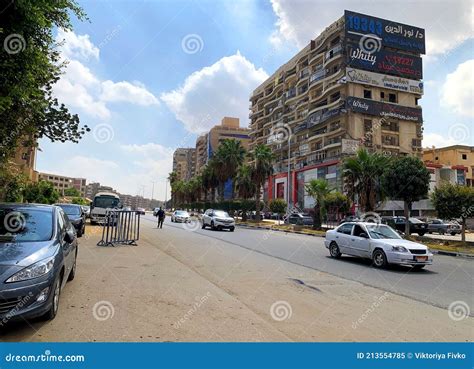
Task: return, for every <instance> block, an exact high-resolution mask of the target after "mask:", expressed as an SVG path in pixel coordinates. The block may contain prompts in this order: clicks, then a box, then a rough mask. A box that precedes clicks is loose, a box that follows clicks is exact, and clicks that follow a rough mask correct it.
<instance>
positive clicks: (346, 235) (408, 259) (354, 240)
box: [324, 222, 433, 269]
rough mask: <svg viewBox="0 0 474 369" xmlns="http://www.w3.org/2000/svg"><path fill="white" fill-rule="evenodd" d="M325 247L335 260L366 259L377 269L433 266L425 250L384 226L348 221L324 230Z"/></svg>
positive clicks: (430, 255)
mask: <svg viewBox="0 0 474 369" xmlns="http://www.w3.org/2000/svg"><path fill="white" fill-rule="evenodd" d="M324 244H325V246H326V248H328V249H329V253H330V254H331V256H332V257H334V258H340V257H341V255H342V254H347V255H352V256H358V257H363V258H369V259H372V261H373V265H374V266H375V267H377V268H382V267H385V266H387V265H388V264H400V265H410V266H412V267H413V268H415V269H421V268H424V267H425V266H426V265H431V264H432V263H433V254H432V253H431V251H430V250H429V249H428V247H426V246H425V245H422V244H421V243H417V242H413V241H408V240H404V239H403V238H401V237H400V235H399V234H398V233H397V232H396V231H395V230H394V229H393V228H391V227H389V226H388V225H385V224H377V223H365V222H347V223H344V224H341V225H340V226H339V227H337V228H336V229H333V230H330V231H327V232H326V238H325V241H324Z"/></svg>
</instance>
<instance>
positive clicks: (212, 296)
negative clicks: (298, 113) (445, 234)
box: [0, 215, 474, 342]
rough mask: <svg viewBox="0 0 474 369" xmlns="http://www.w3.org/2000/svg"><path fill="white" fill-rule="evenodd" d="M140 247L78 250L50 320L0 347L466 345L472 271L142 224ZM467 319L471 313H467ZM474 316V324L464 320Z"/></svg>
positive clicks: (251, 233) (26, 325) (90, 241)
mask: <svg viewBox="0 0 474 369" xmlns="http://www.w3.org/2000/svg"><path fill="white" fill-rule="evenodd" d="M141 224H142V227H141V239H140V241H139V246H118V247H98V246H96V243H97V241H98V240H99V237H100V228H99V227H88V228H87V231H86V236H85V237H83V238H81V239H80V253H79V260H78V272H77V275H76V279H75V280H74V281H72V282H70V283H68V284H67V285H66V288H65V289H64V290H63V292H62V295H61V306H60V310H59V313H58V316H57V317H56V319H54V320H53V321H50V322H40V321H31V322H20V323H15V324H11V325H10V326H7V329H4V330H3V331H1V332H0V340H2V341H139V342H141V341H472V339H473V338H474V337H473V332H474V319H473V318H472V317H466V318H464V319H459V320H455V319H452V316H450V314H448V310H446V307H447V306H449V305H450V304H451V303H452V302H454V301H464V302H465V303H467V304H468V306H470V307H472V306H473V298H472V296H473V293H472V292H473V291H472V288H473V287H472V286H473V284H472V272H473V264H472V260H469V259H463V258H454V257H448V256H437V257H436V258H435V264H434V265H433V266H431V267H428V269H427V270H423V271H420V272H409V269H408V268H402V267H399V268H391V269H388V270H376V269H373V268H372V267H371V266H370V263H368V262H365V261H362V260H359V259H355V258H349V257H344V258H342V260H333V259H331V258H329V257H328V253H327V250H326V249H325V248H324V246H323V244H322V241H323V240H322V238H318V237H310V236H304V235H295V234H285V233H282V232H271V231H266V230H255V229H244V228H237V229H236V230H235V232H218V231H212V230H209V229H206V230H202V229H200V226H199V224H197V227H194V225H193V224H191V225H182V224H174V223H170V222H169V218H168V219H167V220H166V222H165V225H164V228H163V229H157V228H156V219H155V218H153V217H152V216H151V215H145V216H144V217H142V222H141ZM471 310H472V309H471ZM471 315H472V314H471Z"/></svg>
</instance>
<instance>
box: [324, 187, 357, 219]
mask: <svg viewBox="0 0 474 369" xmlns="http://www.w3.org/2000/svg"><path fill="white" fill-rule="evenodd" d="M325 203H326V209H327V210H328V213H329V212H333V213H334V214H335V215H338V214H341V213H342V214H346V213H347V212H348V211H349V209H350V208H351V200H350V199H349V197H347V196H346V195H344V194H343V193H341V192H339V191H333V192H331V193H329V194H327V196H326V199H325Z"/></svg>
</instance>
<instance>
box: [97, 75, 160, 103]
mask: <svg viewBox="0 0 474 369" xmlns="http://www.w3.org/2000/svg"><path fill="white" fill-rule="evenodd" d="M100 99H101V100H102V101H108V102H128V103H131V104H137V105H142V106H148V105H158V104H159V101H158V99H157V98H156V97H155V96H154V95H153V94H152V93H151V92H149V91H148V90H147V89H146V88H145V87H144V86H143V85H141V84H139V83H138V82H135V83H130V82H127V81H122V82H112V81H104V82H102V93H101V95H100Z"/></svg>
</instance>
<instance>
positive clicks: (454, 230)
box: [428, 219, 461, 236]
mask: <svg viewBox="0 0 474 369" xmlns="http://www.w3.org/2000/svg"><path fill="white" fill-rule="evenodd" d="M433 232H436V233H439V234H445V233H449V234H450V235H451V236H455V235H457V234H461V226H460V225H459V224H458V223H456V222H453V221H445V220H441V219H432V220H430V221H428V233H433Z"/></svg>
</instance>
